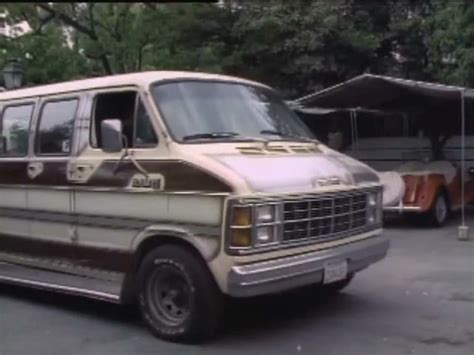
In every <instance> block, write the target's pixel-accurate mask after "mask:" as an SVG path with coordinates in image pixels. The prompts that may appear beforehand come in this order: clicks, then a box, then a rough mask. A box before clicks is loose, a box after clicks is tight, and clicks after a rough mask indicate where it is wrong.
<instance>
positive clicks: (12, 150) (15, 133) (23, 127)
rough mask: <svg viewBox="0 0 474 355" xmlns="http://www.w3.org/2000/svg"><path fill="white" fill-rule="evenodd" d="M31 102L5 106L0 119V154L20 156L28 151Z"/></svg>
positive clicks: (31, 111)
mask: <svg viewBox="0 0 474 355" xmlns="http://www.w3.org/2000/svg"><path fill="white" fill-rule="evenodd" d="M32 113H33V104H28V105H18V106H10V107H7V108H6V109H5V110H4V111H3V116H2V119H1V120H0V137H1V138H0V156H4V157H5V156H6V157H22V156H25V155H26V154H27V152H28V129H29V127H30V120H31V114H32Z"/></svg>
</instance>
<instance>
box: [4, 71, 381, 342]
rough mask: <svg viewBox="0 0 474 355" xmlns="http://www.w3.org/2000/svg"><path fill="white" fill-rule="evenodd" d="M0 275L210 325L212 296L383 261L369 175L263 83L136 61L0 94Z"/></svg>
mask: <svg viewBox="0 0 474 355" xmlns="http://www.w3.org/2000/svg"><path fill="white" fill-rule="evenodd" d="M0 110H1V116H0V136H1V140H0V281H1V282H6V283H14V284H19V285H25V286H31V287H37V288H43V289H48V290H54V291H59V292H64V293H71V294H76V295H82V296H87V297H92V298H97V299H102V300H106V301H111V302H116V303H126V302H133V301H135V300H138V302H139V304H140V307H141V311H142V313H143V316H144V319H145V321H146V323H147V324H148V325H149V326H150V328H151V330H152V331H153V332H154V334H156V335H158V336H159V337H162V338H165V339H169V340H173V341H192V340H199V339H203V338H205V337H207V336H209V335H212V334H213V332H214V331H215V329H216V326H217V324H218V319H219V315H220V310H221V305H222V300H223V299H224V295H228V296H233V297H248V296H254V295H261V294H267V293H274V292H281V291H284V290H288V289H291V288H295V287H299V286H303V285H310V284H314V285H318V288H315V292H316V290H317V289H327V290H331V291H338V290H340V289H342V288H343V287H345V286H346V285H347V284H348V283H349V282H350V280H351V279H352V277H353V276H354V274H355V273H356V272H358V271H360V270H362V269H364V268H366V267H367V266H369V265H370V264H372V263H374V262H376V261H378V260H380V259H382V258H383V257H384V256H385V255H386V252H387V249H388V246H389V243H388V241H387V239H385V238H384V237H383V236H382V235H381V232H382V224H381V192H382V191H381V185H380V183H379V181H378V178H377V175H376V174H375V173H374V171H373V170H371V169H370V168H368V167H367V166H365V165H363V164H362V163H359V162H357V161H355V160H353V159H351V158H349V157H347V156H344V155H342V154H339V153H337V152H335V151H333V150H331V149H329V148H327V147H326V146H324V145H322V144H320V143H319V142H318V141H316V140H315V139H314V138H313V136H312V134H311V133H310V132H309V131H308V130H307V128H306V127H305V126H304V125H303V124H302V123H301V121H300V120H299V119H298V118H297V117H296V116H295V114H294V113H293V112H292V111H291V110H290V109H289V108H288V107H287V106H285V104H284V103H283V102H282V100H281V99H280V98H279V97H278V96H277V94H276V93H275V92H274V91H273V90H272V89H270V88H269V87H267V86H264V85H262V84H259V83H256V82H251V81H248V80H243V79H239V78H234V77H228V76H220V75H211V74H203V73H189V72H164V71H163V72H159V71H156V72H144V73H136V74H126V75H117V76H110V77H103V78H95V79H87V80H81V81H72V82H66V83H61V84H53V85H47V86H38V87H32V88H25V89H20V90H12V91H5V92H2V93H0Z"/></svg>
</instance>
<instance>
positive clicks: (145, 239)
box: [121, 228, 220, 303]
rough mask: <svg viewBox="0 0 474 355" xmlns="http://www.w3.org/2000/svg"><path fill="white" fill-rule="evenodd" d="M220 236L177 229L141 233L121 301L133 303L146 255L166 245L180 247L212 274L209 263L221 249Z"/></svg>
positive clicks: (135, 244) (134, 244)
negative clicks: (197, 234) (192, 255)
mask: <svg viewBox="0 0 474 355" xmlns="http://www.w3.org/2000/svg"><path fill="white" fill-rule="evenodd" d="M219 239H220V238H219V237H218V236H196V235H192V234H191V233H190V232H189V231H185V230H177V229H169V228H165V229H154V228H152V229H148V230H146V231H144V232H142V233H140V234H139V235H138V236H137V237H136V238H135V239H134V242H133V244H132V253H133V262H132V265H131V268H130V270H129V272H128V273H127V275H126V276H125V279H124V282H123V287H122V295H121V299H122V300H123V302H124V303H130V302H133V300H134V299H135V297H136V291H137V284H136V281H137V273H138V271H139V268H140V265H141V262H142V260H143V259H144V258H145V257H146V255H147V254H148V253H149V252H151V251H152V250H155V249H156V248H159V247H160V246H164V245H176V246H180V247H182V248H184V249H186V250H187V251H189V252H191V253H192V254H194V255H195V256H196V257H197V258H198V259H199V260H201V261H202V262H203V263H204V265H205V266H206V267H207V268H208V270H209V272H211V273H212V271H211V269H210V268H209V267H208V265H207V263H208V262H209V261H210V260H212V259H214V258H215V257H216V256H217V254H218V252H219V249H220V240H219Z"/></svg>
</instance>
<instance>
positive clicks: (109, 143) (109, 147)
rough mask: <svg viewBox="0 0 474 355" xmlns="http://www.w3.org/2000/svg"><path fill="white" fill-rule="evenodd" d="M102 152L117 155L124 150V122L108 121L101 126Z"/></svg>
mask: <svg viewBox="0 0 474 355" xmlns="http://www.w3.org/2000/svg"><path fill="white" fill-rule="evenodd" d="M100 138H101V143H102V150H103V151H104V152H107V153H117V152H120V151H121V150H122V149H123V140H122V121H120V120H118V119H106V120H103V121H102V122H101V124H100Z"/></svg>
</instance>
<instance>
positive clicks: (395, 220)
mask: <svg viewBox="0 0 474 355" xmlns="http://www.w3.org/2000/svg"><path fill="white" fill-rule="evenodd" d="M473 217H474V208H473V206H468V207H467V208H466V218H467V219H469V220H470V219H472V218H473ZM460 223H461V212H460V211H455V212H452V213H451V215H450V217H449V219H448V220H447V221H446V224H445V226H444V227H456V226H458V225H460ZM383 224H384V228H397V229H428V228H434V229H437V228H438V227H435V226H432V225H430V224H429V222H428V220H427V217H426V216H423V215H411V216H403V215H385V216H384V220H383Z"/></svg>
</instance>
